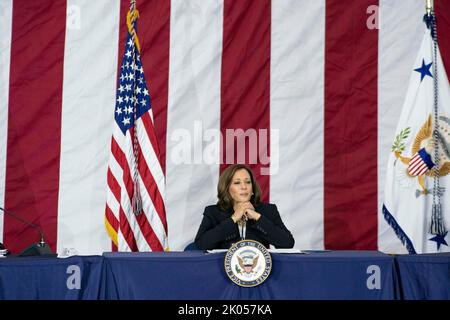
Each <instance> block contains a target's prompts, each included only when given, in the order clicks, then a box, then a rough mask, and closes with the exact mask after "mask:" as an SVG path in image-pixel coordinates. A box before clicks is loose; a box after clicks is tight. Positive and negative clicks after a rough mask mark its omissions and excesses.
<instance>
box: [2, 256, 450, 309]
mask: <svg viewBox="0 0 450 320" xmlns="http://www.w3.org/2000/svg"><path fill="white" fill-rule="evenodd" d="M224 255H225V253H216V254H204V253H203V252H199V251H189V252H167V253H105V254H104V255H103V256H75V257H70V258H65V259H61V258H33V257H24V258H2V259H0V299H30V300H34V299H67V300H75V299H90V300H96V299H155V300H161V299H174V300H227V299H233V300H241V299H245V300H250V299H261V300H265V299H267V300H277V299H285V300H293V299H318V300H322V299H358V300H364V299H393V300H396V299H447V300H448V299H450V254H435V255H405V256H389V255H386V254H383V253H380V252H376V251H332V252H321V253H310V254H275V253H273V254H272V272H271V275H270V276H269V278H268V279H267V280H266V281H265V282H264V283H262V284H261V285H259V286H257V287H253V288H242V287H239V286H237V285H236V284H234V283H233V282H231V280H230V279H229V278H228V277H227V275H226V274H225V271H224Z"/></svg>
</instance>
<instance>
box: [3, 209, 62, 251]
mask: <svg viewBox="0 0 450 320" xmlns="http://www.w3.org/2000/svg"><path fill="white" fill-rule="evenodd" d="M0 211H3V213H4V214H6V215H9V216H11V217H13V218H14V219H16V220H19V221H20V222H22V223H23V224H26V225H27V226H30V227H32V228H34V229H37V230H38V231H39V235H40V240H39V242H38V243H36V244H32V245H30V246H28V247H27V248H25V249H24V250H23V251H22V252H21V253H20V254H19V256H22V257H24V256H56V254H54V253H53V252H52V250H51V249H50V247H49V246H48V245H47V244H46V243H45V241H44V232H43V231H42V229H41V227H39V226H38V225H36V224H34V223H32V222H29V221H27V220H25V219H23V218H22V217H20V216H18V215H17V214H15V213H13V212H11V211H9V210H5V209H4V208H2V207H0Z"/></svg>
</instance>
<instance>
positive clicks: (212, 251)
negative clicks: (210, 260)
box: [206, 249, 228, 253]
mask: <svg viewBox="0 0 450 320" xmlns="http://www.w3.org/2000/svg"><path fill="white" fill-rule="evenodd" d="M227 251H228V249H212V250H206V252H208V253H220V252H227Z"/></svg>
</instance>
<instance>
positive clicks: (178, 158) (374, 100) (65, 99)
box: [0, 0, 450, 254]
mask: <svg viewBox="0 0 450 320" xmlns="http://www.w3.org/2000/svg"><path fill="white" fill-rule="evenodd" d="M435 2H436V7H437V11H438V12H437V15H438V28H439V29H438V34H439V37H440V48H441V52H442V56H443V59H444V62H445V63H446V64H447V68H449V67H450V63H449V61H450V44H449V40H448V39H450V37H448V34H450V24H449V15H450V13H449V12H448V10H446V9H443V8H448V6H449V5H450V3H449V0H440V1H435ZM373 5H377V7H376V8H377V10H378V20H377V21H378V26H379V28H378V29H377V28H375V29H369V28H368V27H367V21H368V19H374V17H372V16H371V15H372V13H371V12H368V11H367V8H368V7H369V6H373ZM128 8H129V1H127V0H122V1H120V0H111V1H108V2H106V1H88V0H67V1H59V2H55V1H51V0H42V1H40V2H39V5H34V4H32V3H29V1H17V0H15V1H12V0H9V1H1V2H0V33H1V34H2V37H0V63H1V68H0V123H1V125H0V205H2V204H4V207H5V208H6V209H9V210H11V211H13V212H15V213H17V214H20V215H21V216H22V217H24V218H26V219H28V220H30V221H32V222H34V223H36V224H39V225H41V226H42V227H43V229H44V232H45V235H46V240H47V241H48V242H49V243H50V245H51V246H52V248H53V249H54V250H58V251H61V250H62V249H63V248H65V247H73V248H75V249H77V250H78V252H79V253H82V254H94V253H100V252H102V251H110V250H111V241H110V240H109V238H108V236H107V234H106V232H105V230H104V220H103V218H104V215H103V214H104V208H105V207H104V204H105V201H106V199H107V192H110V197H109V198H110V199H112V200H111V201H109V202H108V208H109V214H110V215H111V217H113V216H114V217H115V218H116V220H117V221H119V216H120V214H124V213H123V212H122V213H121V210H120V206H119V205H118V203H119V202H120V195H119V194H117V193H115V191H114V190H117V184H118V181H117V177H119V176H121V174H122V172H123V170H125V171H129V170H130V168H123V167H121V166H120V165H119V164H118V161H117V160H116V161H114V160H112V161H111V162H109V167H108V159H109V153H110V148H111V134H112V129H113V125H114V119H113V109H114V105H115V99H116V97H115V94H116V91H115V90H116V81H117V80H116V77H117V72H118V68H119V66H118V64H119V63H120V61H119V60H120V59H121V57H122V55H123V47H124V41H125V36H126V25H125V23H124V19H125V18H126V12H127V11H128ZM137 8H138V10H139V12H140V19H139V25H138V28H139V29H138V35H139V41H140V45H141V50H142V61H143V67H144V70H145V77H146V81H147V85H148V87H149V90H150V92H151V98H152V106H153V116H154V123H155V128H154V129H155V132H156V136H155V137H153V138H152V137H150V139H146V140H145V139H144V140H140V147H141V148H142V149H147V147H149V146H150V145H154V143H155V142H154V141H153V139H155V140H157V141H158V144H159V151H160V156H161V163H160V165H161V171H160V172H158V173H157V174H155V175H154V176H153V179H154V182H155V185H157V186H158V189H159V190H164V191H165V193H166V195H165V198H164V200H165V204H166V215H167V221H166V224H167V225H165V224H164V221H161V223H159V224H158V223H155V224H154V223H153V222H154V221H149V224H151V225H152V227H153V228H159V230H162V229H164V228H166V227H167V229H168V232H169V247H170V249H171V250H179V249H182V248H183V247H184V246H185V245H186V244H187V243H189V242H191V241H192V240H193V238H194V237H195V233H196V231H197V228H198V225H199V223H200V221H201V218H202V212H203V208H204V207H205V206H206V205H208V204H211V203H215V201H216V186H217V181H218V177H219V174H220V172H221V170H223V168H224V167H225V165H226V159H227V155H231V153H230V152H233V157H232V158H234V159H236V160H237V159H238V158H239V156H241V155H242V154H243V152H244V151H245V157H246V159H247V161H250V160H251V157H252V156H253V155H251V154H249V152H250V151H251V150H257V151H256V152H257V155H256V161H254V163H252V164H251V167H252V168H253V169H254V171H255V174H256V175H257V177H258V181H259V183H260V184H261V186H262V189H263V199H264V200H265V201H270V202H273V203H276V204H277V206H278V208H279V210H280V213H281V215H282V217H283V221H284V222H285V224H286V225H287V227H288V228H289V229H290V230H291V231H292V233H293V235H294V237H295V240H296V247H298V248H302V249H306V248H331V249H338V248H341V249H344V248H345V249H377V248H379V249H382V250H390V248H395V247H396V246H397V245H398V242H397V240H396V239H395V235H392V233H391V232H390V231H389V228H387V227H386V225H385V222H384V221H383V219H382V216H381V215H380V213H379V212H380V210H381V206H380V203H381V202H382V195H383V187H384V178H385V167H386V163H387V156H388V154H389V153H390V145H391V144H392V140H393V138H394V130H395V127H396V124H397V121H398V117H399V114H400V110H401V106H402V104H403V99H404V95H405V93H406V85H407V81H406V79H407V78H408V77H409V74H410V66H411V65H412V63H413V60H414V58H415V54H416V52H417V49H418V46H419V44H420V41H421V38H422V34H421V32H419V28H420V26H421V24H422V21H421V19H422V16H423V13H424V12H423V11H424V4H423V1H422V0H414V1H412V0H403V1H398V0H396V1H393V0H379V1H378V3H377V2H373V1H366V0H364V1H358V3H355V2H354V1H348V2H347V1H335V0H321V1H314V0H311V1H297V0H281V1H280V0H278V1H275V0H272V1H270V0H263V1H243V2H241V1H230V0H211V1H203V0H171V1H165V0H151V1H140V0H138V1H137ZM375 18H376V17H375ZM147 120H148V119H147ZM147 120H145V119H142V121H144V122H145V123H147V124H149V122H146V121H147ZM147 129H148V128H146V127H145V126H144V127H142V130H147ZM227 130H230V131H228V132H229V133H231V135H232V134H236V132H238V130H242V132H243V133H247V136H246V137H245V141H250V140H251V139H254V141H256V143H257V145H256V147H255V146H249V145H248V144H247V145H245V146H244V147H242V149H239V148H238V146H237V144H236V143H234V144H233V145H230V144H229V143H228V142H227V140H226V136H227ZM147 132H148V131H147ZM144 133H145V132H142V131H140V132H138V134H139V136H142V135H144ZM122 138H123V137H122ZM116 139H119V138H118V137H116ZM126 139H129V137H127V138H126ZM236 141H237V139H234V142H236ZM116 142H117V141H116ZM254 147H255V149H252V148H254ZM144 155H145V162H146V163H147V164H149V163H154V161H156V159H157V157H156V156H155V154H153V153H149V154H146V153H145V154H144ZM121 156H122V157H124V158H127V157H129V155H127V154H122V155H121ZM108 168H109V170H108ZM263 169H268V170H270V172H271V173H272V174H271V175H266V174H263V172H264V170H263ZM142 170H146V169H145V167H143V168H142ZM163 175H165V176H166V183H165V184H164V183H162V181H163V179H162V177H163ZM107 184H108V185H109V186H110V189H111V191H107V190H108V188H107ZM143 191H144V192H147V193H148V194H149V197H150V198H151V199H153V201H156V202H157V201H161V198H162V197H163V196H162V195H158V193H155V192H154V191H155V190H153V189H149V190H147V189H145V190H143ZM129 196H130V195H128V197H129ZM128 200H129V199H128ZM144 205H145V206H146V207H147V211H146V215H144V216H142V218H146V219H149V220H151V218H150V217H151V216H152V215H149V210H153V209H152V208H154V207H152V204H150V203H146V204H144ZM156 213H157V215H158V217H161V212H158V211H157V212H156ZM154 216H155V215H154ZM142 218H141V219H142ZM130 219H131V220H130V223H129V226H126V225H124V226H123V230H124V231H125V232H124V234H125V236H124V238H123V239H122V240H123V243H124V244H125V245H126V246H128V247H129V248H131V247H133V246H142V248H150V247H152V243H147V242H146V243H142V244H140V241H139V239H133V238H131V237H130V236H129V233H127V232H126V230H127V228H128V229H131V228H132V227H133V224H136V223H138V221H134V220H132V218H130ZM1 227H3V228H1ZM1 230H3V233H1V232H0V240H3V242H4V243H5V244H6V245H7V246H8V247H9V248H11V249H13V250H14V251H19V250H21V249H23V248H24V247H25V246H26V245H28V244H30V243H31V242H35V241H37V240H38V235H37V234H36V233H35V232H34V231H33V230H32V229H29V228H28V227H26V226H24V225H22V224H21V223H20V222H18V221H14V220H13V219H12V218H11V217H4V216H0V231H1ZM145 232H148V228H147V229H145V228H144V229H143V230H142V231H141V233H145ZM154 240H155V241H157V240H161V239H154ZM119 249H120V248H119Z"/></svg>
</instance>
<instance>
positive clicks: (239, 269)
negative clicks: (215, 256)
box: [225, 240, 272, 287]
mask: <svg viewBox="0 0 450 320" xmlns="http://www.w3.org/2000/svg"><path fill="white" fill-rule="evenodd" d="M271 270H272V258H271V256H270V253H269V252H268V251H267V249H266V247H265V246H264V245H263V244H261V243H260V242H258V241H254V240H242V241H239V242H236V243H235V244H233V245H232V246H231V248H230V249H229V250H228V251H227V254H226V255H225V272H226V274H227V275H228V277H229V278H230V279H231V281H233V282H234V283H236V284H237V285H239V286H241V287H255V286H257V285H259V284H261V283H263V282H264V281H265V280H266V279H267V278H268V277H269V275H270V271H271Z"/></svg>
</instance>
